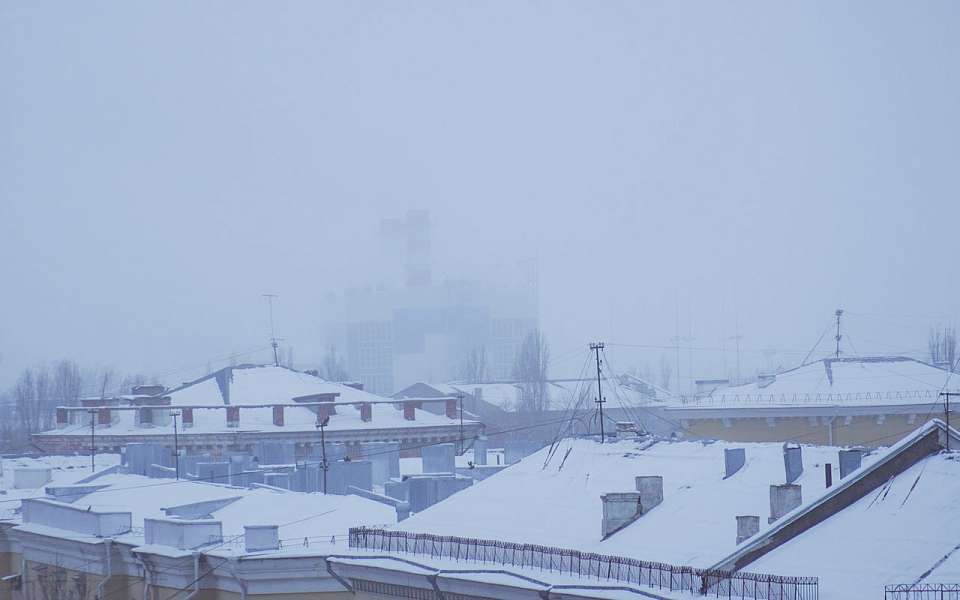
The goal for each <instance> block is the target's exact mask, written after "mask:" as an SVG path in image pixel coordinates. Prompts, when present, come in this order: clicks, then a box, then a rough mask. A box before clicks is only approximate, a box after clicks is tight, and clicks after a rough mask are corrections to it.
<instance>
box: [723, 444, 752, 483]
mask: <svg viewBox="0 0 960 600" xmlns="http://www.w3.org/2000/svg"><path fill="white" fill-rule="evenodd" d="M746 462H747V451H746V450H745V449H744V448H724V449H723V466H724V474H723V478H724V479H726V478H728V477H732V476H733V475H734V473H736V472H737V471H739V470H740V469H742V468H743V465H745V464H746Z"/></svg>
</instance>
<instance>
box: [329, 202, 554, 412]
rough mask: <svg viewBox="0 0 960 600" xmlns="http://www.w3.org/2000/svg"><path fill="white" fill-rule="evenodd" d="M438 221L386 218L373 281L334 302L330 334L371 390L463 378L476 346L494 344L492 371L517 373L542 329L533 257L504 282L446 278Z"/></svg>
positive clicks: (488, 351) (501, 277)
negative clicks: (436, 236)
mask: <svg viewBox="0 0 960 600" xmlns="http://www.w3.org/2000/svg"><path fill="white" fill-rule="evenodd" d="M432 227H433V224H432V223H431V221H430V214H429V212H427V211H423V210H411V211H408V212H407V213H406V215H405V216H404V217H403V218H394V219H384V220H383V221H381V223H380V229H379V237H380V250H381V256H380V260H379V262H378V264H377V265H376V266H375V267H374V269H373V271H372V272H371V273H370V276H371V281H370V282H369V283H368V284H366V285H363V286H360V287H357V288H353V289H350V290H348V291H346V292H345V293H344V294H343V295H342V296H339V297H336V298H330V299H329V300H330V302H329V303H328V304H329V308H328V309H327V315H328V319H327V320H328V321H331V320H332V321H333V322H332V323H329V326H328V328H327V331H328V335H327V337H328V341H329V342H330V343H333V344H334V345H336V346H337V347H338V348H340V349H341V351H342V352H343V353H345V356H346V362H347V365H346V366H347V371H348V372H349V374H350V377H351V378H352V379H356V380H359V381H360V382H362V383H363V384H364V387H365V389H366V390H368V391H371V392H374V393H378V394H391V393H393V392H394V391H396V390H399V389H402V388H403V387H405V386H407V385H410V384H412V383H414V382H416V381H447V380H450V379H452V378H456V377H457V376H458V370H459V368H460V366H461V365H462V364H463V362H464V360H465V359H466V357H467V355H468V354H469V353H470V352H471V351H472V350H473V349H475V348H483V349H484V352H485V355H486V363H487V372H486V375H487V378H489V379H493V380H496V379H507V378H509V377H510V376H511V372H512V370H513V363H514V358H515V356H516V353H517V350H518V348H519V347H520V343H521V342H522V340H523V337H524V336H525V335H526V334H527V333H528V332H529V331H531V330H532V329H534V328H536V327H537V324H538V312H537V273H536V265H535V263H534V262H533V261H520V262H518V263H516V264H515V265H512V266H511V267H510V268H506V269H501V270H500V271H499V272H498V273H497V278H496V280H494V281H479V280H470V279H468V278H465V277H462V276H461V275H460V274H457V273H452V274H449V275H447V276H445V277H442V278H441V277H438V276H437V275H436V274H435V273H434V269H433V257H432V238H433V236H432ZM330 317H332V319H331V318H330Z"/></svg>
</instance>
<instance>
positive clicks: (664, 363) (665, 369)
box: [660, 356, 673, 390]
mask: <svg viewBox="0 0 960 600" xmlns="http://www.w3.org/2000/svg"><path fill="white" fill-rule="evenodd" d="M671 375H673V367H671V366H670V361H669V360H667V357H666V356H661V357H660V387H662V388H663V389H665V390H669V389H670V376H671Z"/></svg>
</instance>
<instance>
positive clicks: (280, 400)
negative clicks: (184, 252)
mask: <svg viewBox="0 0 960 600" xmlns="http://www.w3.org/2000/svg"><path fill="white" fill-rule="evenodd" d="M317 394H338V396H337V397H336V399H335V401H334V404H335V405H337V408H336V414H334V415H331V416H330V422H329V426H328V427H327V431H330V432H336V431H345V430H355V429H367V430H370V429H396V428H411V427H429V426H442V425H447V426H449V425H454V424H457V425H458V424H459V421H456V420H454V419H449V418H447V417H446V416H445V415H442V414H441V415H438V414H434V413H432V412H430V411H426V410H420V409H415V419H414V420H407V419H405V418H404V416H403V412H402V411H401V410H399V408H397V407H394V406H393V405H391V404H390V403H389V402H388V401H389V399H388V398H384V397H382V396H377V395H375V394H371V393H369V392H364V391H362V390H358V389H354V388H352V387H349V386H346V385H343V384H339V383H332V382H329V381H325V380H323V379H321V378H319V377H317V376H315V375H311V374H308V373H301V372H299V371H295V370H292V369H288V368H285V367H277V366H273V365H268V366H244V367H230V368H227V369H224V370H221V371H218V372H217V373H214V374H211V375H209V376H207V377H203V378H201V379H198V380H196V381H194V382H190V383H187V384H184V385H183V386H181V387H179V388H176V389H173V390H171V391H168V392H165V393H164V394H163V395H162V396H163V397H169V398H170V405H171V407H174V408H176V407H195V410H194V411H193V427H192V428H191V429H188V430H182V429H181V433H185V434H196V433H235V432H237V431H265V432H270V431H273V432H293V431H314V430H315V427H316V422H317V413H316V412H315V410H311V409H310V408H308V407H305V406H300V405H298V403H297V402H295V401H294V400H293V399H294V398H302V397H305V396H306V397H309V396H314V395H317ZM314 401H315V400H314ZM361 402H369V403H371V404H372V406H371V409H372V419H371V420H370V421H366V422H365V421H363V420H362V419H361V415H360V407H359V404H356V403H361ZM378 403H379V404H378ZM265 404H284V405H286V406H285V407H284V424H283V425H275V424H274V422H273V411H272V408H270V407H262V408H253V407H252V406H255V405H265ZM227 405H230V406H240V407H243V406H247V407H250V408H244V409H243V410H241V411H240V422H239V426H238V427H227V423H226V416H225V412H224V410H216V409H209V408H196V407H209V406H227ZM98 431H99V432H100V433H102V434H105V435H124V434H128V435H161V434H163V435H169V434H172V432H173V423H172V422H169V423H155V424H153V426H151V427H142V426H138V425H137V423H136V415H135V413H134V411H132V410H116V411H113V413H112V414H111V423H110V426H109V427H106V428H103V429H99V430H98ZM88 433H89V425H85V424H83V423H72V424H70V425H67V426H66V427H63V428H60V429H54V430H50V431H47V432H44V433H42V434H38V435H71V434H84V435H87V434H88Z"/></svg>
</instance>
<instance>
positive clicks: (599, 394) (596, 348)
mask: <svg viewBox="0 0 960 600" xmlns="http://www.w3.org/2000/svg"><path fill="white" fill-rule="evenodd" d="M590 349H591V350H593V353H594V354H595V355H596V357H597V399H596V403H597V404H599V405H600V443H601V444H602V443H603V439H604V434H603V403H604V402H605V400H604V399H603V390H602V389H600V351H601V350H603V342H597V343H596V344H590Z"/></svg>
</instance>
